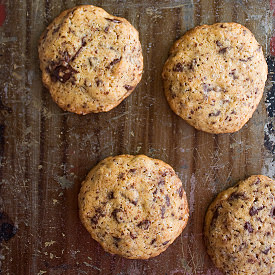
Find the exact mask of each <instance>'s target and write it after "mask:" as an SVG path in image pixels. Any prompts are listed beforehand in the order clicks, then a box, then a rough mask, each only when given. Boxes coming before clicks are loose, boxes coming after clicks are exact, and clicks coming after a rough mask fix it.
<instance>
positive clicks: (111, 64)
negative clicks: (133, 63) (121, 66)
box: [106, 57, 121, 69]
mask: <svg viewBox="0 0 275 275" xmlns="http://www.w3.org/2000/svg"><path fill="white" fill-rule="evenodd" d="M120 60H121V57H120V58H115V59H114V60H113V61H112V62H111V63H110V64H109V65H108V66H107V67H106V69H110V68H111V67H113V66H114V65H115V64H117V63H119V62H120Z"/></svg>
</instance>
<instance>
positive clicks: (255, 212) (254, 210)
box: [249, 206, 265, 216]
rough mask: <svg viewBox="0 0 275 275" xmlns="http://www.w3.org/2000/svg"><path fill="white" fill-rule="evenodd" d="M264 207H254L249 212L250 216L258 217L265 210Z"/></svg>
mask: <svg viewBox="0 0 275 275" xmlns="http://www.w3.org/2000/svg"><path fill="white" fill-rule="evenodd" d="M264 208H265V207H264V206H261V207H259V208H256V207H255V206H252V207H251V208H250V210H249V215H250V216H254V215H257V214H258V213H259V211H261V210H262V209H264Z"/></svg>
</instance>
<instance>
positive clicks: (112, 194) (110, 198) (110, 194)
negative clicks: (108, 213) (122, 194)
mask: <svg viewBox="0 0 275 275" xmlns="http://www.w3.org/2000/svg"><path fill="white" fill-rule="evenodd" d="M108 199H109V200H112V199H114V192H113V191H111V192H109V193H108Z"/></svg>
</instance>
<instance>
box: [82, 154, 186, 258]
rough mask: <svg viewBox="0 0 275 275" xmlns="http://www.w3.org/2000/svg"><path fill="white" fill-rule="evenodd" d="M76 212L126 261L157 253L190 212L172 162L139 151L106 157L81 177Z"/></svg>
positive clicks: (177, 233) (107, 249)
mask: <svg viewBox="0 0 275 275" xmlns="http://www.w3.org/2000/svg"><path fill="white" fill-rule="evenodd" d="M78 202H79V215H80V219H81V221H82V223H83V225H84V226H85V227H86V229H87V230H88V231H89V233H90V234H91V236H92V237H93V238H94V239H95V240H96V241H98V242H99V243H100V244H101V245H102V247H103V248H104V249H105V250H106V251H107V252H109V253H113V254H118V255H121V256H123V257H126V258H130V259H148V258H151V257H155V256H157V255H159V254H160V253H161V252H163V251H165V250H166V249H167V248H168V246H169V245H170V244H171V243H172V242H173V241H174V240H175V239H176V238H177V237H178V235H179V234H180V233H181V232H182V230H183V229H184V228H185V226H186V224H187V220H188V216H189V214H188V213H189V211H188V204H187V199H186V194H185V191H184V190H183V188H182V183H181V181H180V179H179V178H178V176H177V175H176V173H175V171H174V170H173V169H172V167H171V166H169V165H168V164H166V163H164V162H163V161H161V160H157V159H152V158H149V157H147V156H144V155H138V156H131V155H120V156H116V157H108V158H106V159H104V160H102V161H101V162H100V163H99V164H98V165H96V166H95V167H94V168H93V169H92V170H91V171H90V173H89V174H88V176H87V178H86V179H85V180H84V181H83V183H82V187H81V190H80V193H79V196H78Z"/></svg>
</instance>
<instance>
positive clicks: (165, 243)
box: [162, 240, 170, 245]
mask: <svg viewBox="0 0 275 275" xmlns="http://www.w3.org/2000/svg"><path fill="white" fill-rule="evenodd" d="M169 241H170V240H169ZM169 241H165V242H164V243H162V245H167V244H168V243H169Z"/></svg>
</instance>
